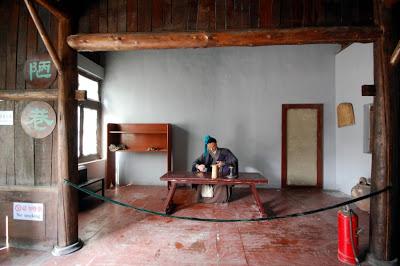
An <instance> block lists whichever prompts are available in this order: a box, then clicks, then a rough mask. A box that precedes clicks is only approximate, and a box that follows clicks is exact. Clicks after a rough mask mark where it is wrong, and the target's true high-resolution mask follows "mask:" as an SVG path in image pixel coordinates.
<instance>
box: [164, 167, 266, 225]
mask: <svg viewBox="0 0 400 266" xmlns="http://www.w3.org/2000/svg"><path fill="white" fill-rule="evenodd" d="M160 180H161V181H167V183H168V195H167V198H166V200H165V202H164V207H163V211H164V212H165V213H170V212H171V209H172V208H171V205H172V198H173V197H174V194H175V190H176V186H177V185H178V184H198V185H248V186H249V187H250V188H251V192H252V193H253V197H254V200H255V201H256V204H257V206H258V209H259V211H260V214H261V216H262V217H264V216H265V211H264V206H263V204H262V202H261V200H260V197H259V195H258V193H257V189H256V185H257V184H268V179H266V178H265V177H263V176H262V175H260V174H258V173H239V175H238V177H237V178H228V177H219V178H216V179H211V174H210V173H192V172H168V173H166V174H164V175H163V176H161V177H160Z"/></svg>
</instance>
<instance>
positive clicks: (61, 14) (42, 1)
mask: <svg viewBox="0 0 400 266" xmlns="http://www.w3.org/2000/svg"><path fill="white" fill-rule="evenodd" d="M34 1H35V2H36V3H38V4H39V5H41V6H42V7H44V8H45V9H46V10H47V11H49V12H50V14H52V15H53V16H55V17H56V18H57V19H60V20H62V19H69V18H70V16H69V15H67V14H66V13H65V12H63V11H61V10H60V9H58V8H57V7H55V6H54V5H52V4H50V3H49V1H47V0H34Z"/></svg>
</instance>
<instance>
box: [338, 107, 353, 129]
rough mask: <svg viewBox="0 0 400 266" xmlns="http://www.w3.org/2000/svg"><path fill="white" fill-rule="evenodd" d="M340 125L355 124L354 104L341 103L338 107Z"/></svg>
mask: <svg viewBox="0 0 400 266" xmlns="http://www.w3.org/2000/svg"><path fill="white" fill-rule="evenodd" d="M337 123H338V127H345V126H351V125H354V124H355V118H354V110H353V104H351V103H340V104H339V105H338V107H337Z"/></svg>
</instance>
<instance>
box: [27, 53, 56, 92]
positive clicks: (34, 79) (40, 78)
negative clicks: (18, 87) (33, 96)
mask: <svg viewBox="0 0 400 266" xmlns="http://www.w3.org/2000/svg"><path fill="white" fill-rule="evenodd" d="M56 78H57V69H56V67H55V65H54V63H53V61H52V60H51V58H50V56H49V54H37V55H33V56H30V57H29V58H28V59H27V60H26V62H25V81H26V85H27V86H28V87H29V88H34V89H45V88H48V87H50V85H51V84H53V82H54V81H55V80H56Z"/></svg>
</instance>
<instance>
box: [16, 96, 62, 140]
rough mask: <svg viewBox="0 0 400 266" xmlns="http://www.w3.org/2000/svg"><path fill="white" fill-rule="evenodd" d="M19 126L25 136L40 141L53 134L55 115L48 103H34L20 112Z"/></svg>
mask: <svg viewBox="0 0 400 266" xmlns="http://www.w3.org/2000/svg"><path fill="white" fill-rule="evenodd" d="M21 125H22V128H23V129H24V131H25V132H26V134H28V135H29V136H31V137H33V138H35V139H42V138H45V137H47V136H48V135H50V134H51V132H53V130H54V127H55V126H56V114H55V112H54V110H53V108H52V107H51V106H50V105H49V104H48V103H46V102H38V101H34V102H31V103H29V104H28V105H27V106H25V108H24V110H23V111H22V114H21Z"/></svg>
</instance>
